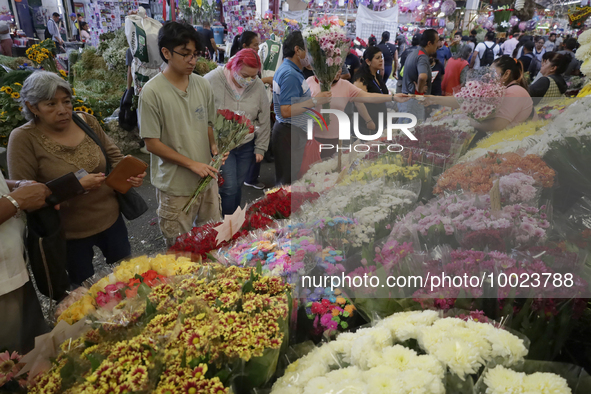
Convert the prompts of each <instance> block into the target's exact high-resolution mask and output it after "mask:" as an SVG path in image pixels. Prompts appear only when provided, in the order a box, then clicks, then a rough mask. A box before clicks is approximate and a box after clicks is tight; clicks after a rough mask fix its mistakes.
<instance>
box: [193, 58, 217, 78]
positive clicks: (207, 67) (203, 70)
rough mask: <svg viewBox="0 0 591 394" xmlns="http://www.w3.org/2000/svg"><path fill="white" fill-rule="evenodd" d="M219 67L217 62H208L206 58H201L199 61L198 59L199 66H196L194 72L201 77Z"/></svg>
mask: <svg viewBox="0 0 591 394" xmlns="http://www.w3.org/2000/svg"><path fill="white" fill-rule="evenodd" d="M217 66H218V65H217V64H216V63H215V62H212V61H211V60H207V59H205V58H202V57H200V58H199V59H197V64H196V65H195V71H193V72H194V73H196V74H199V75H201V76H204V75H205V74H207V73H208V72H210V71H212V70H215V69H216V68H217Z"/></svg>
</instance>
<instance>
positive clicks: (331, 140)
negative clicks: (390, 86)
mask: <svg viewBox="0 0 591 394" xmlns="http://www.w3.org/2000/svg"><path fill="white" fill-rule="evenodd" d="M341 72H342V71H341V70H339V72H338V73H337V75H336V77H335V79H334V81H333V82H332V86H331V88H330V92H331V93H332V100H331V109H336V110H339V111H345V107H346V106H347V104H348V103H349V102H350V101H352V102H354V103H367V104H381V103H387V102H390V101H397V102H399V103H402V102H405V101H407V100H408V99H407V98H404V96H405V95H403V94H397V95H395V96H391V95H387V94H383V93H371V92H369V91H368V90H367V89H366V88H365V87H363V88H359V87H358V86H357V84H355V85H353V84H352V83H351V82H349V81H347V80H345V79H341ZM307 82H308V86H310V91H311V92H312V97H316V96H317V95H319V94H320V83H319V81H318V79H317V78H316V77H310V78H308V79H307ZM321 108H322V107H321V106H320V105H318V106H317V107H316V109H317V110H318V111H320V109H321ZM357 109H358V111H359V117H360V119H359V122H360V123H361V122H363V123H364V124H366V125H367V129H369V130H374V131H379V132H380V133H381V132H382V130H381V129H380V130H376V127H377V125H376V124H375V123H374V120H373V118H372V117H371V116H370V113H369V112H368V110H367V108H366V107H365V105H363V104H361V105H358V106H357ZM330 117H331V119H330V123H329V125H328V129H326V128H325V127H322V129H320V128H319V127H318V124H314V139H316V141H318V142H319V143H321V144H330V145H332V146H333V147H332V148H331V149H322V151H321V156H322V158H323V159H324V158H326V157H330V156H332V155H333V154H334V153H335V152H336V149H337V145H338V142H339V122H338V120H337V117H336V115H333V114H331V115H330ZM383 126H385V124H384V125H383Z"/></svg>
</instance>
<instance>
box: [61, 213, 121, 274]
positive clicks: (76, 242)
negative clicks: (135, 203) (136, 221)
mask: <svg viewBox="0 0 591 394" xmlns="http://www.w3.org/2000/svg"><path fill="white" fill-rule="evenodd" d="M66 244H67V252H68V275H69V276H70V281H71V282H72V283H74V284H77V285H80V284H82V282H84V281H85V280H86V279H88V278H90V277H91V276H92V275H94V266H93V264H92V259H93V258H94V250H93V246H98V248H99V249H100V250H101V252H103V255H104V256H105V258H106V259H107V264H109V265H111V264H115V263H116V262H118V261H119V260H122V259H125V258H127V257H131V245H130V244H129V239H128V237H127V227H126V226H125V221H124V220H123V216H121V215H119V218H118V219H117V221H116V222H115V223H114V224H113V225H112V226H111V227H109V228H108V229H106V230H105V231H103V232H101V233H98V234H95V235H91V236H90V237H86V238H80V239H69V240H67V243H66Z"/></svg>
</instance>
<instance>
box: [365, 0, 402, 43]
mask: <svg viewBox="0 0 591 394" xmlns="http://www.w3.org/2000/svg"><path fill="white" fill-rule="evenodd" d="M355 25H356V33H355V34H356V35H357V37H360V38H363V39H364V40H367V39H368V38H369V36H371V35H372V34H373V35H374V36H375V37H377V38H378V40H379V38H380V37H381V36H382V32H384V31H389V32H390V36H391V37H396V33H397V32H398V6H397V5H396V6H395V7H392V8H388V9H386V10H384V11H372V10H370V9H369V8H367V7H366V6H360V7H359V8H358V9H357V19H356V20H355Z"/></svg>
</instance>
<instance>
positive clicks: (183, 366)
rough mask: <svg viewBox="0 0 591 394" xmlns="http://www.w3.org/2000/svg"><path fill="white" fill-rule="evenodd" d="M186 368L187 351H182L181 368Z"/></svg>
mask: <svg viewBox="0 0 591 394" xmlns="http://www.w3.org/2000/svg"><path fill="white" fill-rule="evenodd" d="M186 367H187V349H184V350H183V357H181V368H186Z"/></svg>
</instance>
